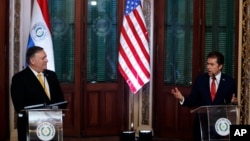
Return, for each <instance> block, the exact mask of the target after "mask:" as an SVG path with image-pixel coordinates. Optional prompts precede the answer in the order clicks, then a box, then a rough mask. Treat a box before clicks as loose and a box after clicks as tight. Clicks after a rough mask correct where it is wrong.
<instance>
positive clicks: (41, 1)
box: [37, 0, 51, 31]
mask: <svg viewBox="0 0 250 141" xmlns="http://www.w3.org/2000/svg"><path fill="white" fill-rule="evenodd" d="M37 3H38V4H39V7H40V11H41V12H42V16H43V18H44V21H45V22H46V25H47V27H48V29H49V30H50V31H51V28H50V18H49V9H48V4H47V0H46V2H44V0H37Z"/></svg>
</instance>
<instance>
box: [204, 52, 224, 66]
mask: <svg viewBox="0 0 250 141" xmlns="http://www.w3.org/2000/svg"><path fill="white" fill-rule="evenodd" d="M207 58H217V63H218V64H219V65H223V64H224V56H223V54H221V53H220V52H218V51H212V52H210V53H209V54H208V55H207Z"/></svg>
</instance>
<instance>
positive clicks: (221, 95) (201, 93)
mask: <svg viewBox="0 0 250 141" xmlns="http://www.w3.org/2000/svg"><path fill="white" fill-rule="evenodd" d="M209 79H210V77H209V75H208V74H207V73H205V74H202V75H200V76H199V77H197V79H196V81H195V83H194V85H193V87H192V90H191V93H190V95H189V96H188V97H185V101H184V103H183V106H188V107H198V106H207V105H224V104H230V103H231V99H232V96H233V94H235V95H236V92H237V91H236V84H235V81H234V79H233V78H232V77H230V76H227V75H225V74H221V79H220V82H218V83H219V86H218V89H217V92H216V96H215V99H214V101H213V102H212V99H211V94H210V84H209Z"/></svg>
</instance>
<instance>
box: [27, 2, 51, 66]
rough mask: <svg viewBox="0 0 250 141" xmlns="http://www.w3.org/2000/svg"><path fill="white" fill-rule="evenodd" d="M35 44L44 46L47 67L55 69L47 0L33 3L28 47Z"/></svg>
mask: <svg viewBox="0 0 250 141" xmlns="http://www.w3.org/2000/svg"><path fill="white" fill-rule="evenodd" d="M34 45H35V46H40V47H42V48H44V51H45V52H46V54H47V59H48V64H47V69H50V70H53V71H55V63H54V51H53V43H52V37H51V29H50V18H49V10H48V2H47V0H34V3H33V9H32V15H31V25H30V32H29V40H28V48H30V47H32V46H34Z"/></svg>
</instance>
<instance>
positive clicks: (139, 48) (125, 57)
mask: <svg viewBox="0 0 250 141" xmlns="http://www.w3.org/2000/svg"><path fill="white" fill-rule="evenodd" d="M148 42H149V39H148V31H147V28H146V23H145V20H144V16H143V13H142V7H141V1H140V0H126V5H125V13H124V17H123V23H122V28H121V33H120V44H119V55H118V56H119V57H118V69H119V71H120V73H121V75H122V76H123V77H124V79H125V80H126V82H127V84H128V86H129V88H130V90H131V91H132V92H133V93H134V94H135V93H137V92H138V90H140V89H141V88H142V87H143V86H144V85H145V84H146V83H148V82H149V80H150V53H149V43H148Z"/></svg>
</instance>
